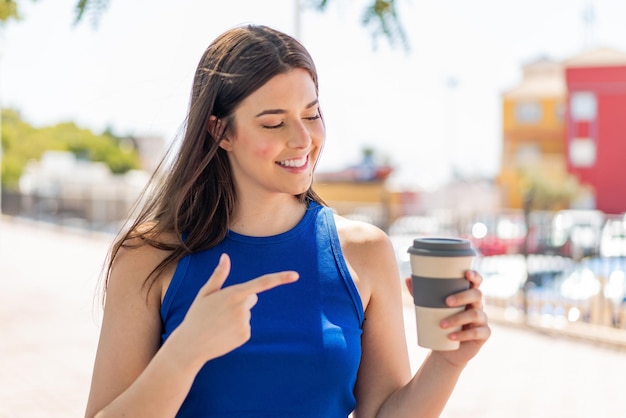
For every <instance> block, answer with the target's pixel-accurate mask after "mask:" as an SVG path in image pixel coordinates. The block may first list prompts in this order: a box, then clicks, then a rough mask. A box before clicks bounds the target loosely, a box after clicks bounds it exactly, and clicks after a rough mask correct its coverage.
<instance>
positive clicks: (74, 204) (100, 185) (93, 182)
mask: <svg viewBox="0 0 626 418" xmlns="http://www.w3.org/2000/svg"><path fill="white" fill-rule="evenodd" d="M148 177H149V174H148V173H147V172H145V171H140V170H131V171H129V172H127V173H125V174H123V175H115V174H113V173H111V170H110V169H109V167H108V166H107V165H106V164H105V163H102V162H92V161H84V160H80V159H77V158H76V157H75V156H74V154H72V153H71V152H66V151H46V152H45V153H44V154H43V155H42V157H41V159H40V160H39V161H35V160H33V161H30V162H29V163H28V164H27V165H26V167H25V169H24V173H23V174H22V176H21V177H20V195H19V198H20V202H19V205H18V208H17V209H18V210H17V212H16V213H14V215H19V216H25V217H29V218H34V219H38V220H44V221H50V222H54V223H62V224H71V225H75V226H80V227H87V228H92V229H100V230H117V227H118V226H119V225H120V224H121V223H122V222H123V221H124V220H125V219H126V218H127V216H128V214H129V211H130V210H131V208H132V206H133V204H134V203H135V201H136V200H137V198H138V197H139V195H140V193H141V191H142V190H143V188H144V187H145V185H146V183H147V181H148Z"/></svg>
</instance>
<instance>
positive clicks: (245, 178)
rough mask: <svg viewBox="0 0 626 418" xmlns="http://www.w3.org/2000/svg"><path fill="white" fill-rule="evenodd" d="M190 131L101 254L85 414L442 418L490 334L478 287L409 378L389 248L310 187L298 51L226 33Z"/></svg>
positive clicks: (207, 57) (260, 31)
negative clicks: (441, 346) (447, 343)
mask: <svg viewBox="0 0 626 418" xmlns="http://www.w3.org/2000/svg"><path fill="white" fill-rule="evenodd" d="M186 122H187V123H186V128H185V132H184V138H183V141H182V144H181V146H180V148H179V149H178V150H177V151H176V153H175V158H174V159H173V162H172V165H171V167H168V170H164V171H163V172H164V174H163V176H161V177H159V176H155V180H154V181H153V187H152V190H153V193H152V194H151V196H152V197H150V198H148V199H147V200H144V202H145V205H144V207H143V209H142V210H141V212H140V213H139V214H138V216H137V217H136V218H135V220H134V223H133V224H132V225H130V227H129V228H128V232H126V233H124V234H123V235H121V236H120V238H119V239H118V241H117V242H116V243H115V244H114V246H113V247H112V250H111V254H110V257H109V268H108V270H107V272H106V301H105V309H104V317H103V322H102V330H101V335H100V341H99V345H98V351H97V354H96V361H95V366H94V372H93V379H92V385H91V392H90V395H89V401H88V405H87V411H86V416H88V417H92V416H98V417H108V416H129V417H150V418H154V417H173V416H179V417H196V418H197V417H315V418H320V417H346V416H348V415H349V414H351V413H353V414H354V416H355V417H359V418H362V417H421V416H423V417H435V416H438V415H439V414H440V413H441V411H442V410H443V408H444V406H445V403H446V402H447V400H448V397H449V396H450V394H451V392H452V390H453V388H454V386H455V384H456V381H457V379H458V377H459V375H460V373H461V371H462V370H463V368H464V366H465V365H466V363H467V362H468V361H469V360H470V359H471V358H472V357H474V355H475V354H476V353H477V352H478V350H479V349H480V347H481V346H482V345H483V343H484V342H485V341H486V340H487V338H488V337H489V334H490V330H489V327H488V325H487V319H486V316H485V314H484V313H483V311H482V305H481V299H482V295H481V293H480V291H479V290H478V286H479V284H480V281H481V278H480V276H479V275H478V274H476V273H475V272H471V271H470V272H467V279H468V280H469V281H470V282H471V287H470V289H469V290H468V291H464V292H461V293H458V294H456V295H454V296H452V297H450V298H449V300H448V302H449V305H450V306H466V309H465V311H464V312H462V313H460V314H457V315H455V316H453V317H450V318H448V319H447V320H445V321H444V322H443V323H442V326H443V327H454V326H457V325H462V326H463V329H462V331H460V332H455V333H451V334H450V338H452V339H455V340H458V341H460V342H461V347H460V349H458V350H456V351H445V352H443V351H442V352H431V353H430V355H429V356H428V357H427V358H426V359H425V361H424V363H423V365H422V367H421V368H420V370H419V371H418V372H417V374H416V375H415V376H413V377H411V375H410V367H409V360H408V353H407V346H406V340H405V335H404V325H403V316H402V301H401V281H400V280H399V272H398V268H397V264H396V259H395V256H394V252H393V249H392V246H391V243H390V241H389V238H388V237H387V236H386V235H385V234H384V233H383V232H382V231H381V230H379V229H377V228H376V227H374V226H372V225H369V224H365V223H361V222H356V221H351V220H347V219H344V218H342V217H340V216H336V215H334V214H333V213H332V211H331V210H330V209H329V208H327V207H325V206H324V204H323V202H322V201H321V199H320V198H319V197H318V196H317V195H316V194H315V192H314V191H313V190H312V189H311V184H312V180H313V172H314V169H315V165H316V164H317V161H318V158H319V156H320V152H321V150H322V147H323V145H324V137H325V131H324V122H323V119H322V113H321V110H320V104H319V101H318V80H317V73H316V70H315V66H314V64H313V61H312V59H311V57H310V56H309V54H308V52H307V51H306V50H305V48H304V47H303V46H302V45H301V44H300V43H298V42H297V41H296V40H294V39H293V38H291V37H289V36H287V35H285V34H283V33H280V32H278V31H276V30H273V29H270V28H268V27H264V26H246V27H238V28H235V29H232V30H229V31H227V32H226V33H224V34H223V35H221V36H220V37H218V38H217V39H216V40H215V41H214V42H213V43H212V44H211V45H210V46H209V47H208V49H207V50H206V52H205V53H204V55H203V57H202V59H201V61H200V63H199V65H198V68H197V71H196V75H195V79H194V83H193V91H192V97H191V103H190V108H189V113H188V117H187V121H186Z"/></svg>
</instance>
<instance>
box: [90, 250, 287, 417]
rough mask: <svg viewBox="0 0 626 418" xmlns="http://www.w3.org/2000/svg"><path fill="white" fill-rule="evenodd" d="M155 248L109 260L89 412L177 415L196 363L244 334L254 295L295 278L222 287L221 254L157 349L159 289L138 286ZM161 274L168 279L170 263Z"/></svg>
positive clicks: (226, 263) (226, 264) (225, 269)
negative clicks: (151, 289)
mask: <svg viewBox="0 0 626 418" xmlns="http://www.w3.org/2000/svg"><path fill="white" fill-rule="evenodd" d="M155 251H157V250H154V249H152V248H150V247H147V246H144V247H140V248H139V249H135V250H123V252H120V254H119V255H118V257H117V259H116V260H115V264H114V266H113V271H112V274H111V277H110V280H109V286H108V292H107V301H106V306H105V312H104V318H103V323H102V330H101V335H100V342H99V345H98V351H97V353H96V361H95V366H94V372H93V378H92V385H91V392H90V395H89V401H88V404H87V411H86V414H85V415H86V416H87V417H93V416H97V417H108V416H114V417H118V416H130V417H150V418H157V417H172V416H174V415H176V412H177V411H178V410H179V409H180V406H181V405H182V403H183V401H184V399H185V397H186V396H187V393H188V392H189V389H190V388H191V385H192V383H193V380H194V378H195V376H196V374H197V373H198V371H199V370H200V368H201V367H202V366H203V365H204V364H205V363H206V362H207V361H209V360H211V359H213V358H216V357H219V356H221V355H224V354H226V353H228V352H230V351H232V350H233V349H235V348H237V347H239V346H240V345H242V344H243V343H245V342H246V341H247V340H248V339H249V338H250V310H251V309H252V307H253V306H254V305H255V304H256V301H257V294H258V293H260V292H263V291H265V290H269V289H271V288H273V287H275V286H278V285H281V284H287V283H291V282H294V281H295V280H297V278H298V275H297V273H295V272H280V273H274V274H268V275H265V276H261V277H258V278H256V279H254V280H250V281H249V282H246V283H243V284H239V285H234V286H229V287H227V288H222V286H223V284H224V282H225V280H226V278H227V277H228V274H229V272H230V259H229V257H228V256H227V255H225V254H224V255H222V257H221V258H220V262H219V264H218V266H217V267H216V269H215V271H214V272H213V274H212V275H211V277H210V278H209V279H208V281H207V283H206V284H205V285H204V286H203V287H202V288H201V289H200V291H199V292H198V295H197V296H196V298H195V300H194V302H193V303H192V305H191V307H190V308H189V311H188V312H187V314H186V316H185V319H184V320H183V322H182V323H181V325H180V326H179V327H178V328H176V329H175V330H174V331H173V332H172V334H171V335H170V337H169V338H168V339H167V340H166V341H165V343H164V344H163V346H162V347H161V348H159V345H160V335H161V320H160V315H159V310H160V302H161V295H162V294H163V292H164V290H162V291H156V292H153V293H154V294H151V293H150V294H148V295H147V296H148V298H147V299H146V293H145V292H146V290H145V287H144V286H143V278H145V277H146V276H147V273H148V272H149V271H151V269H152V267H154V266H155V265H157V264H158V262H159V261H160V259H159V257H158V256H156V255H155V253H154V252H155ZM166 274H167V275H168V276H169V277H171V275H172V274H173V267H172V268H171V269H170V270H169V271H168V272H167V273H166ZM165 279H167V277H165ZM168 281H169V280H168ZM158 287H159V286H154V287H153V289H156V288H158ZM164 287H165V286H163V288H164Z"/></svg>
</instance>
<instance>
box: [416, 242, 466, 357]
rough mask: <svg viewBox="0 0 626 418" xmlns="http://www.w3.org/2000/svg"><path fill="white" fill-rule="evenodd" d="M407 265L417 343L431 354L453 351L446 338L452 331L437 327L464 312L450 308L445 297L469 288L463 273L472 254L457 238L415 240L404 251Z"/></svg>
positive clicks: (454, 343) (454, 347)
mask: <svg viewBox="0 0 626 418" xmlns="http://www.w3.org/2000/svg"><path fill="white" fill-rule="evenodd" d="M408 252H409V254H410V261H411V282H412V286H413V302H414V303H415V318H416V321H417V343H418V345H419V346H421V347H425V348H429V349H432V350H441V351H444V350H456V349H457V348H459V345H460V343H459V341H453V340H451V339H449V338H448V335H449V334H450V333H451V332H454V331H458V329H454V328H446V329H443V328H441V327H440V326H439V323H440V322H441V320H442V319H444V318H446V317H448V316H450V315H453V314H455V313H457V312H460V311H462V310H463V309H465V308H464V307H457V308H450V307H448V306H447V305H446V302H445V299H446V297H448V296H450V295H452V294H454V293H458V292H460V291H463V290H467V289H468V288H469V285H470V284H469V281H468V280H467V279H466V278H465V271H466V270H468V269H470V268H471V267H472V263H473V261H474V257H475V256H476V252H475V251H474V249H473V248H472V245H471V243H470V242H469V241H468V240H465V239H460V238H435V237H432V238H431V237H428V238H416V239H414V240H413V245H412V246H411V247H409V250H408Z"/></svg>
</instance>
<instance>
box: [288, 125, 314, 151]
mask: <svg viewBox="0 0 626 418" xmlns="http://www.w3.org/2000/svg"><path fill="white" fill-rule="evenodd" d="M293 126H294V128H293V129H292V131H291V132H290V133H289V140H288V141H287V146H288V147H290V148H308V147H309V146H310V145H311V142H312V140H311V133H310V132H309V130H308V129H307V127H306V126H305V125H304V123H302V122H300V121H299V122H298V123H295V124H294V125H293Z"/></svg>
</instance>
